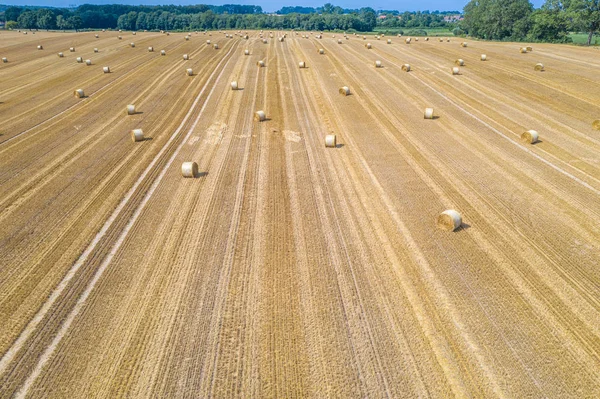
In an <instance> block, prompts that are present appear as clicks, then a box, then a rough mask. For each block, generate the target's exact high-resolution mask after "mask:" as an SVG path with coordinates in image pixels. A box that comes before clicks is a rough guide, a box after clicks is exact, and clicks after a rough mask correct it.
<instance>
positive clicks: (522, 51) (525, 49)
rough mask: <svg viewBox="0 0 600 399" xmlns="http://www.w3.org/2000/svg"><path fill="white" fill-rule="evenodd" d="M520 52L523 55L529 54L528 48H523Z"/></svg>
mask: <svg viewBox="0 0 600 399" xmlns="http://www.w3.org/2000/svg"><path fill="white" fill-rule="evenodd" d="M519 51H520V52H521V54H525V53H526V52H527V47H521V48H520V49H519Z"/></svg>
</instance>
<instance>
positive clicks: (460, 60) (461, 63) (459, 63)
mask: <svg viewBox="0 0 600 399" xmlns="http://www.w3.org/2000/svg"><path fill="white" fill-rule="evenodd" d="M454 64H456V65H458V66H465V60H463V59H462V58H459V59H457V60H456V61H454Z"/></svg>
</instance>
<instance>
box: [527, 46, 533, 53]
mask: <svg viewBox="0 0 600 399" xmlns="http://www.w3.org/2000/svg"><path fill="white" fill-rule="evenodd" d="M525 48H526V49H527V51H528V52H531V51H533V47H531V46H527V47H525Z"/></svg>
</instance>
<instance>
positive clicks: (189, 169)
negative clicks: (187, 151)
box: [181, 162, 198, 178]
mask: <svg viewBox="0 0 600 399" xmlns="http://www.w3.org/2000/svg"><path fill="white" fill-rule="evenodd" d="M181 175H182V176H183V177H192V178H194V177H196V176H198V164H197V163H196V162H184V163H183V164H181Z"/></svg>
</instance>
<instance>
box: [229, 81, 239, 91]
mask: <svg viewBox="0 0 600 399" xmlns="http://www.w3.org/2000/svg"><path fill="white" fill-rule="evenodd" d="M237 89H238V82H236V81H235V80H234V81H233V82H231V90H237Z"/></svg>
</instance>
